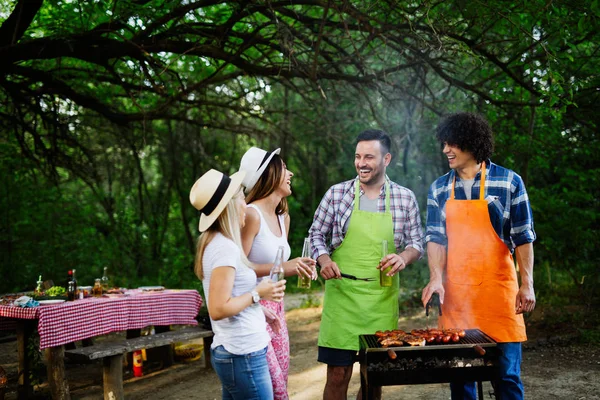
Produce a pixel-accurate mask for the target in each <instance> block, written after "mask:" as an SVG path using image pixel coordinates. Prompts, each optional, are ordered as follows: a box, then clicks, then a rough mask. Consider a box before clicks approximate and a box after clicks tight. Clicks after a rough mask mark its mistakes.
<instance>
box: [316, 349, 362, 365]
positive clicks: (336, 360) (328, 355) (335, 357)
mask: <svg viewBox="0 0 600 400" xmlns="http://www.w3.org/2000/svg"><path fill="white" fill-rule="evenodd" d="M356 353H357V351H356V350H343V349H333V348H331V347H321V346H319V355H318V357H317V361H319V362H322V363H324V364H327V365H332V366H334V367H348V366H350V365H353V364H354V363H355V362H356Z"/></svg>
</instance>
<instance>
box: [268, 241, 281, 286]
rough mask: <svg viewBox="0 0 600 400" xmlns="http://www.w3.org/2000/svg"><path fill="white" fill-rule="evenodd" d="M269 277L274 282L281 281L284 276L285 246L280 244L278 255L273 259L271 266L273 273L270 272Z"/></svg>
mask: <svg viewBox="0 0 600 400" xmlns="http://www.w3.org/2000/svg"><path fill="white" fill-rule="evenodd" d="M269 278H271V280H272V281H273V282H279V281H280V280H282V279H283V278H284V273H283V246H279V248H278V249H277V255H276V256H275V260H274V261H273V268H271V273H270V274H269Z"/></svg>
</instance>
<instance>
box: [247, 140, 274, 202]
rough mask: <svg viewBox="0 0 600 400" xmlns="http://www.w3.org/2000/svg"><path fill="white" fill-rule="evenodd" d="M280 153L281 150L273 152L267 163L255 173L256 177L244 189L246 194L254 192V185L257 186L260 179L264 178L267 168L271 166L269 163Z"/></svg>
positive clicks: (253, 176)
mask: <svg viewBox="0 0 600 400" xmlns="http://www.w3.org/2000/svg"><path fill="white" fill-rule="evenodd" d="M279 152H281V148H278V149H275V150H273V151H272V152H271V154H269V157H267V159H266V160H265V162H264V163H263V164H262V165H261V166H260V168H259V169H258V170H257V171H256V172H255V173H254V175H252V178H251V179H250V181H249V182H248V185H246V187H245V188H244V193H250V191H251V190H252V188H253V187H254V185H256V182H258V179H259V178H260V177H261V176H262V174H263V172H265V170H266V169H267V166H268V165H269V163H270V162H271V160H272V159H273V156H274V155H275V154H279Z"/></svg>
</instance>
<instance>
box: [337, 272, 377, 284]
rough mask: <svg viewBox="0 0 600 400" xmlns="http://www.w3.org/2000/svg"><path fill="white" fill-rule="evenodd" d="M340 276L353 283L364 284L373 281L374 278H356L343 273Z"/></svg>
mask: <svg viewBox="0 0 600 400" xmlns="http://www.w3.org/2000/svg"><path fill="white" fill-rule="evenodd" d="M341 274H342V278H347V279H352V280H353V281H365V282H371V281H374V280H375V278H357V277H356V276H354V275H350V274H344V273H343V272H342V273H341Z"/></svg>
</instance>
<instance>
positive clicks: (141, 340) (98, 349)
mask: <svg viewBox="0 0 600 400" xmlns="http://www.w3.org/2000/svg"><path fill="white" fill-rule="evenodd" d="M212 337H213V332H212V331H210V330H206V329H203V328H201V327H190V328H184V329H180V330H176V331H169V332H163V333H157V334H155V335H148V336H140V337H137V338H133V339H125V340H121V341H118V342H105V343H98V344H94V345H93V346H89V347H82V348H78V349H73V350H66V351H65V354H66V355H68V356H69V358H72V359H74V360H78V359H79V360H85V361H87V360H98V359H102V362H103V373H102V379H103V386H104V399H105V400H119V399H123V398H124V397H123V396H124V392H123V356H124V355H125V354H127V353H130V352H132V351H135V350H141V349H151V348H154V347H160V346H165V345H169V344H172V343H175V342H182V341H186V340H192V339H198V338H204V363H205V364H204V366H205V367H206V368H210V365H211V364H210V345H211V343H212Z"/></svg>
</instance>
